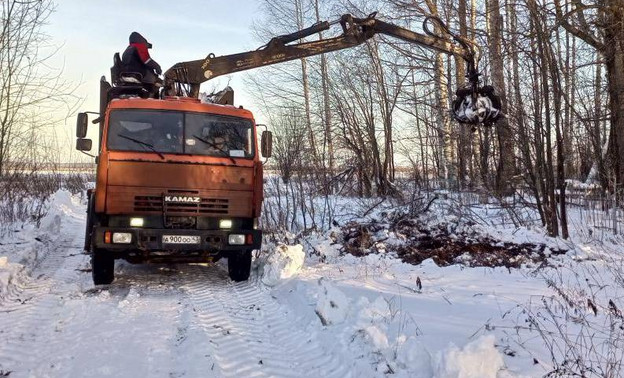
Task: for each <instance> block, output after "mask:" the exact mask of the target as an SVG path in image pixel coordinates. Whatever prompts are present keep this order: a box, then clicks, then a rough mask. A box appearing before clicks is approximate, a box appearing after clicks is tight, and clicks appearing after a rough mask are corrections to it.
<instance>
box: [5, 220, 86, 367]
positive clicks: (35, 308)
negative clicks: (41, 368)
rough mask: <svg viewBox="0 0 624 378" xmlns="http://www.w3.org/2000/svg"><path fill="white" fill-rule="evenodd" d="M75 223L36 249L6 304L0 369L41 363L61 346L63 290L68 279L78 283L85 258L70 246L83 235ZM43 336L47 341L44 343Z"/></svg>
mask: <svg viewBox="0 0 624 378" xmlns="http://www.w3.org/2000/svg"><path fill="white" fill-rule="evenodd" d="M75 225H76V224H75V222H69V223H68V225H67V227H64V229H63V231H64V232H63V233H60V232H59V233H58V235H59V236H58V237H56V238H53V239H47V240H45V241H44V243H43V244H42V245H41V246H37V247H35V248H38V249H36V250H34V251H33V253H34V254H35V256H34V260H33V261H32V262H31V265H30V266H29V267H28V268H29V270H30V275H29V276H27V277H25V279H24V281H25V283H23V284H21V285H19V286H18V287H16V288H15V290H14V291H12V293H11V296H10V297H9V298H7V300H6V301H4V302H3V303H2V308H1V310H0V323H1V324H2V330H1V331H0V338H1V339H2V342H1V343H0V371H4V372H5V373H6V372H11V371H16V370H23V369H24V368H27V367H28V366H34V365H37V364H38V361H39V360H40V359H41V357H42V356H44V355H46V354H49V351H51V350H54V349H55V348H57V347H59V345H58V342H57V339H56V338H55V337H54V336H55V333H56V332H57V330H58V328H57V327H58V325H59V324H58V323H57V322H58V319H57V318H58V310H59V309H60V308H62V304H63V301H64V297H63V295H62V293H63V292H66V291H67V290H66V288H65V286H66V285H67V283H68V282H74V285H75V283H76V282H78V280H77V278H78V277H76V276H77V275H79V273H78V272H77V271H76V270H75V267H76V266H77V264H81V263H82V264H84V261H83V260H85V256H83V255H81V254H80V251H79V250H69V249H68V248H67V246H68V245H74V244H75V243H76V241H77V239H78V236H79V235H80V233H79V231H78V229H77V228H76V227H75ZM72 226H74V227H72ZM71 252H73V253H71ZM70 255H71V256H70ZM67 260H71V263H70V264H71V266H72V268H67V267H66V264H67ZM67 265H69V264H67ZM42 339H43V340H46V341H45V342H41V340H42Z"/></svg>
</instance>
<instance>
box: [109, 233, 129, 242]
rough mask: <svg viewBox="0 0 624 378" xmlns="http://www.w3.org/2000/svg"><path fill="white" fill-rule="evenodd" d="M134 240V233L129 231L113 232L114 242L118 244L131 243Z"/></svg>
mask: <svg viewBox="0 0 624 378" xmlns="http://www.w3.org/2000/svg"><path fill="white" fill-rule="evenodd" d="M131 241H132V234H131V233H129V232H113V243H116V244H130V242H131Z"/></svg>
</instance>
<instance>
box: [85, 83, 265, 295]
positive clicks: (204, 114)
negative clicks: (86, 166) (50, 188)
mask: <svg viewBox="0 0 624 378" xmlns="http://www.w3.org/2000/svg"><path fill="white" fill-rule="evenodd" d="M101 85H102V95H103V97H104V98H105V100H104V101H103V105H104V106H103V107H102V108H103V109H102V111H101V113H100V117H99V119H98V120H96V121H97V122H98V123H100V135H101V137H100V146H99V154H98V156H97V176H96V185H95V190H92V191H89V203H88V211H87V227H86V238H85V248H86V249H87V250H88V251H90V253H91V255H92V260H91V263H92V272H93V281H94V283H95V284H107V283H110V282H112V280H113V278H114V260H115V259H125V260H127V261H129V262H133V263H143V262H207V261H213V260H216V259H218V258H220V257H224V256H225V257H227V258H228V270H229V274H230V277H231V278H232V279H233V280H235V281H241V280H246V279H247V278H248V277H249V271H250V266H251V251H252V250H254V249H258V248H260V243H261V240H262V231H261V230H259V229H258V217H259V216H260V209H261V208H262V163H261V161H260V151H258V148H257V145H258V143H257V141H256V135H257V130H256V124H255V121H254V118H253V115H252V114H251V112H250V111H248V110H245V109H240V108H235V107H233V106H230V105H219V104H205V103H201V102H200V101H199V100H198V99H193V98H188V97H163V98H162V99H154V98H141V97H140V96H135V95H127V93H129V92H128V88H129V87H128V86H125V87H123V88H124V91H125V93H126V95H120V94H119V93H116V91H115V88H114V87H111V86H110V85H108V83H106V82H104V81H103V82H102V83H101ZM135 89H139V88H135ZM138 93H139V94H140V91H139V92H138ZM86 125H87V118H86V114H83V115H80V116H79V117H78V127H77V129H78V130H77V133H78V135H79V136H82V137H84V136H85V134H86ZM263 138H264V144H263V145H264V146H265V148H264V154H265V155H267V156H269V155H270V134H269V133H268V132H265V133H263ZM78 144H79V145H78V148H79V149H81V150H90V148H88V147H90V146H88V144H90V143H89V141H88V140H86V139H78Z"/></svg>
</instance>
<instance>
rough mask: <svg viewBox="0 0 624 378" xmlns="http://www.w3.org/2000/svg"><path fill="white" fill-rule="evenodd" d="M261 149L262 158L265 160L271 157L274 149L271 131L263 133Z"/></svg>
mask: <svg viewBox="0 0 624 378" xmlns="http://www.w3.org/2000/svg"><path fill="white" fill-rule="evenodd" d="M260 149H261V150H262V151H261V152H262V156H263V157H265V158H270V157H271V150H272V149H273V133H272V132H270V131H263V132H262V138H261V139H260Z"/></svg>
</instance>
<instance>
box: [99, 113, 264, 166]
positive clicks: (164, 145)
mask: <svg viewBox="0 0 624 378" xmlns="http://www.w3.org/2000/svg"><path fill="white" fill-rule="evenodd" d="M252 131H253V129H252V123H251V121H250V120H248V119H244V118H237V117H228V116H221V115H216V114H205V113H190V112H177V111H158V110H156V111H155V110H139V109H132V110H115V111H112V112H111V114H110V119H109V126H108V148H109V149H110V150H118V151H151V152H154V153H157V154H162V153H172V154H192V155H208V156H226V157H237V158H252V157H253V156H254V140H253V132H252Z"/></svg>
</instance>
